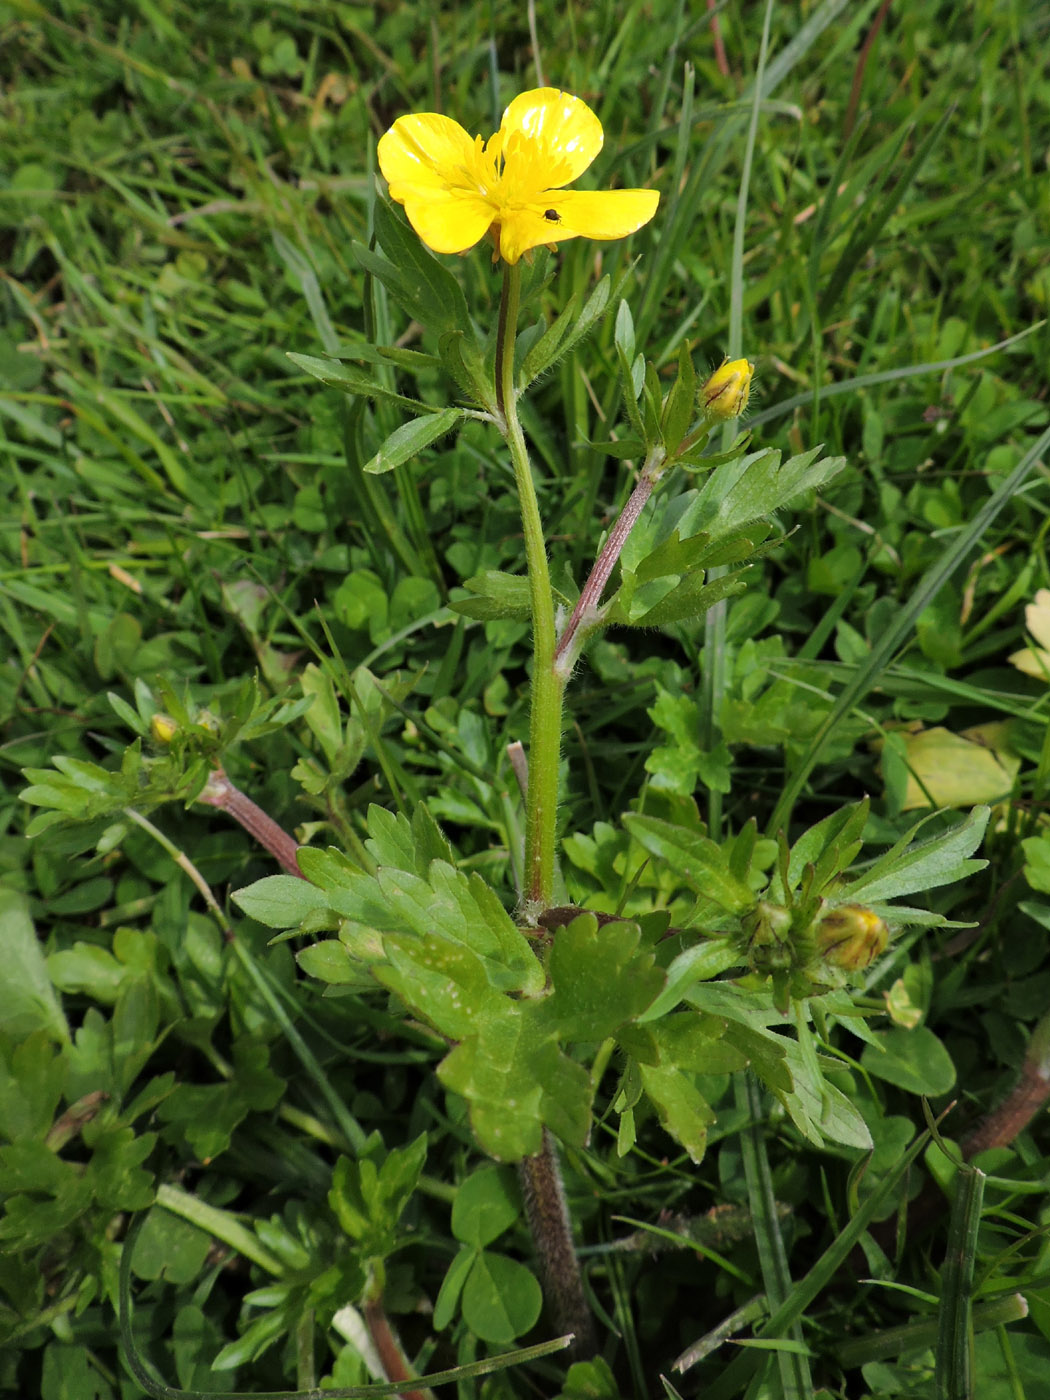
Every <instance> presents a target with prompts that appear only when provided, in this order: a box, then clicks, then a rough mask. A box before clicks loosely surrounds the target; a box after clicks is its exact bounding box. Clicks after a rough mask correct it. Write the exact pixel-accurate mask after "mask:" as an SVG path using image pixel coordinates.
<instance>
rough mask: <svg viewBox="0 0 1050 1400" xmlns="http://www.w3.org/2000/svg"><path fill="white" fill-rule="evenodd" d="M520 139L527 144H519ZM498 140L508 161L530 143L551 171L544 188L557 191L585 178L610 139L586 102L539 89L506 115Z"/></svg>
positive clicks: (516, 102)
mask: <svg viewBox="0 0 1050 1400" xmlns="http://www.w3.org/2000/svg"><path fill="white" fill-rule="evenodd" d="M516 134H519V135H520V137H521V138H522V141H521V142H517V141H514V140H513V138H514V136H515V135H516ZM498 139H499V143H500V148H501V149H502V151H503V153H504V155H505V157H506V158H507V160H508V161H510V160H512V159H513V156H514V153H515V151H516V149H517V148H518V147H519V145H520V144H526V143H527V145H528V147H529V148H531V151H532V153H533V155H534V159H535V161H536V163H537V165H542V166H546V167H547V176H546V178H544V180H543V184H542V187H543V188H545V189H549V190H555V189H560V188H561V186H562V185H567V184H569V183H570V181H572V180H575V179H576V178H577V177H578V176H580V175H582V174H583V172H584V171H585V170H586V169H587V167H588V166H589V165H590V163H591V161H592V160H593V159H594V157H595V156H596V155H597V154H598V152H599V151H600V150H601V148H602V141H603V139H604V137H603V135H602V124H601V122H600V121H599V120H598V118H597V117H596V116H595V115H594V113H593V112H592V111H591V109H590V108H589V107H588V106H587V104H586V102H582V101H581V100H580V98H578V97H573V95H572V93H570V92H559V91H558V89H557V88H533V89H532V91H531V92H523V93H520V94H519V95H518V96H517V97H516V98H515V99H514V101H513V102H512V103H511V104H510V106H509V107H508V108H507V110H506V111H505V112H504V113H503V120H502V122H500V128H499V132H498ZM612 236H613V237H619V235H618V234H614V235H612ZM527 246H529V247H533V246H535V245H533V244H529V245H527Z"/></svg>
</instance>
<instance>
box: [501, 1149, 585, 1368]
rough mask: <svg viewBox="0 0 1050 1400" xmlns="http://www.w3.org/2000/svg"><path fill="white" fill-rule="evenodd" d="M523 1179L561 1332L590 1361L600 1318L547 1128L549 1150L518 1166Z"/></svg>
mask: <svg viewBox="0 0 1050 1400" xmlns="http://www.w3.org/2000/svg"><path fill="white" fill-rule="evenodd" d="M518 1179H519V1181H520V1182H521V1194H522V1198H523V1200H524V1202H525V1216H526V1219H527V1220H528V1222H529V1229H530V1231H531V1233H532V1239H533V1243H534V1244H535V1246H536V1253H537V1256H538V1262H539V1266H540V1281H541V1283H542V1284H543V1297H544V1300H545V1302H546V1304H547V1307H548V1308H549V1309H550V1315H551V1318H552V1320H553V1322H554V1326H555V1328H556V1329H557V1330H558V1331H559V1332H571V1333H572V1334H573V1343H572V1349H571V1353H570V1354H571V1355H572V1356H575V1357H590V1356H593V1355H594V1354H595V1352H596V1351H597V1349H598V1345H597V1341H596V1340H595V1335H594V1319H593V1318H592V1317H591V1310H590V1308H589V1306H588V1304H587V1296H586V1294H585V1293H584V1291H583V1278H582V1276H581V1274H580V1265H579V1261H578V1259H577V1258H576V1250H575V1248H574V1246H573V1242H572V1220H571V1218H570V1216H569V1206H568V1202H567V1201H566V1199H565V1188H564V1186H563V1185H562V1179H561V1168H560V1167H559V1165H558V1150H557V1148H556V1147H555V1145H554V1138H553V1137H552V1135H551V1133H550V1131H549V1130H548V1129H547V1128H544V1130H543V1150H542V1151H541V1152H539V1153H537V1155H536V1156H535V1157H525V1158H524V1159H523V1160H522V1161H520V1162H519V1163H518Z"/></svg>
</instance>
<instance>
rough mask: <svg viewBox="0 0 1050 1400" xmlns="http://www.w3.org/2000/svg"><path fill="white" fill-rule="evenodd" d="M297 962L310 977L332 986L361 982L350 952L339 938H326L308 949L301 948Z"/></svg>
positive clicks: (297, 955)
mask: <svg viewBox="0 0 1050 1400" xmlns="http://www.w3.org/2000/svg"><path fill="white" fill-rule="evenodd" d="M295 960H296V962H297V963H298V964H299V966H300V967H301V968H302V970H303V971H304V972H305V973H306V974H307V975H308V976H309V977H316V978H317V979H318V981H320V982H327V983H329V984H330V985H332V986H345V985H346V984H347V983H353V982H360V981H361V975H360V972H359V971H358V969H357V968H356V967H355V966H354V964H353V962H352V961H351V959H350V953H349V950H348V949H347V947H346V945H345V944H344V943H340V941H339V940H338V939H337V938H325V939H322V940H321V942H320V943H311V944H310V946H309V947H308V948H300V949H299V951H298V952H297V953H296V955H295Z"/></svg>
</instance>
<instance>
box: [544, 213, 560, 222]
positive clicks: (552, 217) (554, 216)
mask: <svg viewBox="0 0 1050 1400" xmlns="http://www.w3.org/2000/svg"><path fill="white" fill-rule="evenodd" d="M543 217H544V218H545V219H546V220H547V222H548V223H549V224H560V223H561V215H560V214H559V213H558V211H557V209H545V210H544V211H543Z"/></svg>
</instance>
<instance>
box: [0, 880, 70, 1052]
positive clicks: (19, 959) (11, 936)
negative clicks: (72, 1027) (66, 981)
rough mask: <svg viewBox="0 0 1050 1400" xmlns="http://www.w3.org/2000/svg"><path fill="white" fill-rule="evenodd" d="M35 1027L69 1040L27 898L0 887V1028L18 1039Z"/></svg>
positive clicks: (4, 1032) (67, 1030)
mask: <svg viewBox="0 0 1050 1400" xmlns="http://www.w3.org/2000/svg"><path fill="white" fill-rule="evenodd" d="M37 1030H43V1031H46V1032H47V1034H48V1035H49V1036H50V1037H51V1038H52V1039H53V1040H58V1041H67V1040H69V1026H68V1025H67V1024H66V1018H65V1016H64V1014H63V1012H62V1008H61V1006H60V1005H59V1003H58V998H57V997H56V996H55V993H54V989H53V987H52V985H51V979H50V977H49V976H48V973H47V962H46V959H45V957H44V950H43V947H42V946H41V944H40V941H39V939H38V938H37V936H36V930H35V929H34V927H33V921H32V919H31V918H30V916H29V902H28V900H27V899H26V897H25V895H23V894H21V893H20V892H19V891H18V890H12V889H6V888H3V887H0V1031H2V1032H3V1034H5V1035H9V1036H11V1037H12V1038H15V1039H21V1038H22V1037H24V1036H27V1035H30V1034H31V1033H32V1032H33V1031H37Z"/></svg>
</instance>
